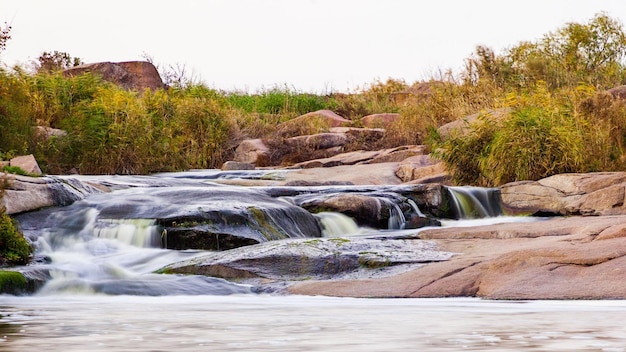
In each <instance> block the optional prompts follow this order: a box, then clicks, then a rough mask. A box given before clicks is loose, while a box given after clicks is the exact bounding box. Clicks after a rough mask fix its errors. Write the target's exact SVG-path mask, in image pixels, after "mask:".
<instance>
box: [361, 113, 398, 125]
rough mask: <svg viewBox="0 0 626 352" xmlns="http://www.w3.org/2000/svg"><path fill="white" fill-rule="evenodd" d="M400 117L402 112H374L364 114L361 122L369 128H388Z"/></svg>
mask: <svg viewBox="0 0 626 352" xmlns="http://www.w3.org/2000/svg"><path fill="white" fill-rule="evenodd" d="M399 118H400V114H396V113H384V114H372V115H367V116H363V117H362V118H361V123H362V124H363V126H365V127H368V128H384V129H386V128H388V127H389V126H390V125H391V124H393V123H394V122H395V121H396V120H398V119H399Z"/></svg>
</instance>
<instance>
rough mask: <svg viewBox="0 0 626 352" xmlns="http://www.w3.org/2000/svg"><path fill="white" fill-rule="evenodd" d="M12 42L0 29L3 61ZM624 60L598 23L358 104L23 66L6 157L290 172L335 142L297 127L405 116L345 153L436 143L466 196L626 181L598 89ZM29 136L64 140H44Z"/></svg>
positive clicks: (5, 115)
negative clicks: (39, 132) (254, 154)
mask: <svg viewBox="0 0 626 352" xmlns="http://www.w3.org/2000/svg"><path fill="white" fill-rule="evenodd" d="M9 31H10V27H9V26H6V28H5V29H2V28H0V45H1V46H0V51H1V50H2V48H3V47H4V46H3V45H4V43H5V42H6V40H8V39H9V38H10V36H9ZM44 54H47V55H42V58H44V59H45V60H44V61H46V62H50V63H53V64H55V65H56V64H58V65H57V66H55V67H67V66H68V65H73V64H74V63H73V61H72V58H71V57H70V56H69V55H67V54H66V53H61V52H52V53H44ZM44 56H45V57H44ZM625 57H626V35H625V34H624V32H623V28H622V25H621V24H620V23H619V22H618V21H616V20H614V19H611V18H610V17H608V16H607V15H605V14H598V15H596V16H595V17H593V18H592V19H591V20H590V21H589V22H588V23H585V24H577V23H568V24H566V25H565V26H564V27H562V28H560V29H558V30H557V31H555V32H552V33H548V34H546V35H545V36H543V37H542V38H541V39H539V40H537V41H533V42H521V43H519V44H517V45H514V46H512V47H511V48H510V49H508V50H506V51H504V53H502V54H497V53H495V52H494V51H493V50H491V49H489V48H487V47H484V46H479V47H478V48H477V49H476V52H475V53H474V54H473V55H472V56H471V57H470V58H468V59H467V60H466V62H465V63H466V65H465V70H464V71H463V72H462V73H461V74H460V75H457V76H455V75H453V74H452V73H451V72H444V73H439V76H438V77H431V78H430V79H429V80H427V81H424V82H417V83H415V84H413V85H409V84H407V83H406V82H404V81H402V80H394V79H388V80H386V81H375V82H373V83H372V84H370V85H366V86H364V87H362V88H358V89H357V90H355V92H353V93H350V94H338V93H335V94H330V95H326V96H321V95H314V94H305V93H302V92H298V91H296V90H294V89H292V88H289V87H288V86H277V87H274V88H271V89H264V90H261V91H259V92H255V93H253V94H248V93H242V92H223V91H219V90H215V89H211V88H208V87H206V86H204V85H202V84H197V83H194V82H193V80H192V79H189V78H187V75H186V72H185V68H184V67H180V66H177V67H172V66H170V67H169V73H168V75H169V76H167V77H166V78H167V79H168V80H170V82H171V87H170V88H169V89H168V90H158V91H145V92H140V93H137V92H128V91H125V90H123V89H122V88H120V87H117V86H115V85H113V84H110V83H107V82H103V81H102V80H101V79H99V78H98V77H95V76H92V75H89V74H87V75H81V76H77V77H64V76H63V75H62V74H61V73H59V72H57V73H48V72H43V71H55V69H53V70H42V72H39V73H37V74H27V73H25V72H24V71H23V70H22V69H20V68H19V67H18V68H15V69H14V70H12V71H8V70H0V154H6V153H14V154H29V153H33V154H35V156H36V158H37V160H38V161H39V163H40V166H41V167H42V170H43V171H44V172H47V173H53V174H54V173H65V172H68V171H70V170H74V171H78V172H80V173H97V174H114V173H115V174H144V173H150V172H157V171H176V170H183V169H190V168H212V167H219V166H220V165H221V164H222V163H223V162H224V161H226V160H228V159H230V158H231V157H232V155H233V151H234V148H235V147H236V146H237V145H238V143H239V142H240V141H241V140H242V139H244V138H262V139H264V140H265V141H266V142H267V143H268V145H269V146H270V147H271V148H272V152H273V154H272V155H270V157H269V158H268V160H266V162H267V163H270V164H273V165H277V164H281V163H284V164H290V163H293V162H297V161H301V160H303V159H305V158H310V157H324V156H328V155H325V154H324V153H326V152H327V151H320V150H314V149H311V148H309V149H311V150H308V149H307V148H300V149H299V150H297V151H295V152H294V151H293V148H287V146H286V145H285V143H284V142H285V138H288V137H292V136H296V135H303V134H310V133H318V132H322V131H327V130H328V129H329V126H328V125H326V124H325V123H324V122H323V121H315V120H314V119H313V120H309V121H307V122H306V123H303V122H302V121H301V120H295V119H294V118H295V117H297V116H299V115H302V114H305V113H308V112H312V111H316V110H322V109H328V110H332V111H334V112H336V113H338V114H339V115H341V116H343V117H345V118H348V119H351V120H353V121H354V122H355V123H354V126H359V123H360V121H361V117H363V116H365V115H369V114H374V113H389V112H397V113H399V114H400V118H398V119H397V120H396V121H395V122H394V123H393V124H391V125H390V126H385V127H386V132H385V135H384V137H383V138H382V139H380V140H379V141H376V142H372V141H360V140H359V141H356V142H354V143H351V144H349V145H346V146H345V150H355V149H358V148H389V147H395V146H398V145H404V144H423V143H425V142H429V143H430V145H431V147H432V150H435V152H436V154H437V155H438V156H439V157H440V158H441V159H442V160H444V161H445V163H446V164H447V165H448V168H449V169H450V170H452V173H453V175H454V178H455V180H456V181H457V182H459V183H463V184H476V185H496V184H500V183H503V182H507V181H510V180H520V179H527V178H530V179H534V178H539V177H543V176H547V175H550V174H553V173H558V172H568V171H597V170H623V169H625V168H626V157H625V156H624V149H625V148H626V117H625V116H626V107H625V105H624V103H623V102H622V100H620V99H616V98H615V97H613V96H611V95H610V94H606V93H602V90H604V89H606V88H611V87H614V86H617V85H620V84H623V82H625V81H626V68H625V66H624V59H625ZM502 108H506V109H508V110H507V111H508V114H505V115H506V116H504V117H502V118H496V117H495V115H494V116H489V115H488V114H485V115H484V116H482V117H481V119H482V120H483V121H484V123H482V124H477V125H475V126H474V127H473V129H472V130H471V133H470V134H468V135H459V136H453V137H452V138H450V139H448V140H446V141H445V142H442V141H439V140H437V136H436V134H435V133H432V131H436V128H437V127H439V126H441V125H443V124H445V123H448V122H451V121H455V120H458V119H460V118H463V117H466V116H469V115H472V114H475V113H477V112H479V111H491V110H494V109H502ZM291 121H293V122H291ZM33 126H48V127H54V128H61V129H64V130H66V131H67V132H68V134H67V136H65V137H60V138H50V139H45V138H40V137H37V136H35V135H34V134H33ZM429 131H431V132H429ZM285 153H289V155H285Z"/></svg>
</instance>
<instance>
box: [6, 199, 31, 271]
mask: <svg viewBox="0 0 626 352" xmlns="http://www.w3.org/2000/svg"><path fill="white" fill-rule="evenodd" d="M31 253H32V247H31V246H30V244H28V242H27V241H26V239H25V238H24V236H23V235H22V234H21V233H20V232H19V231H18V230H17V226H16V224H15V222H14V221H13V219H11V217H9V215H7V214H6V213H5V212H4V210H0V257H1V258H2V259H3V260H4V261H5V262H6V263H8V264H12V265H21V264H26V263H28V261H29V259H30V255H31Z"/></svg>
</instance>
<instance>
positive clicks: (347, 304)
mask: <svg viewBox="0 0 626 352" xmlns="http://www.w3.org/2000/svg"><path fill="white" fill-rule="evenodd" d="M2 302H3V303H2V304H1V305H0V314H1V315H2V318H0V326H1V327H0V329H2V336H1V337H2V339H1V340H0V350H2V351H25V350H43V349H49V350H63V351H85V350H89V351H137V350H140V351H148V350H150V351H172V350H177V351H181V350H182V351H197V350H229V351H275V350H288V351H399V350H403V351H404V350H426V351H459V350H499V351H503V350H511V351H512V350H524V351H547V350H553V351H556V350H586V351H624V350H625V349H624V346H626V334H625V333H624V330H623V320H622V319H623V316H624V314H625V313H626V302H622V301H593V302H591V301H549V302H546V301H538V302H505V301H481V300H476V299H394V300H381V299H349V298H327V297H302V296H288V297H285V296H250V295H245V296H238V295H235V296H166V297H132V296H56V297H8V296H7V297H2Z"/></svg>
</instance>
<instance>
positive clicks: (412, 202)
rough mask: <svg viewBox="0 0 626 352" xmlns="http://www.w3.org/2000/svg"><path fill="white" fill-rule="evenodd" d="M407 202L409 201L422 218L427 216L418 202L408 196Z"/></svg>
mask: <svg viewBox="0 0 626 352" xmlns="http://www.w3.org/2000/svg"><path fill="white" fill-rule="evenodd" d="M406 202H407V203H409V205H410V206H411V208H412V209H413V211H414V212H415V214H417V215H418V216H419V217H420V218H425V217H426V215H424V213H422V211H421V210H420V208H419V207H418V206H417V204H416V203H415V202H414V201H413V199H410V198H407V199H406Z"/></svg>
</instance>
